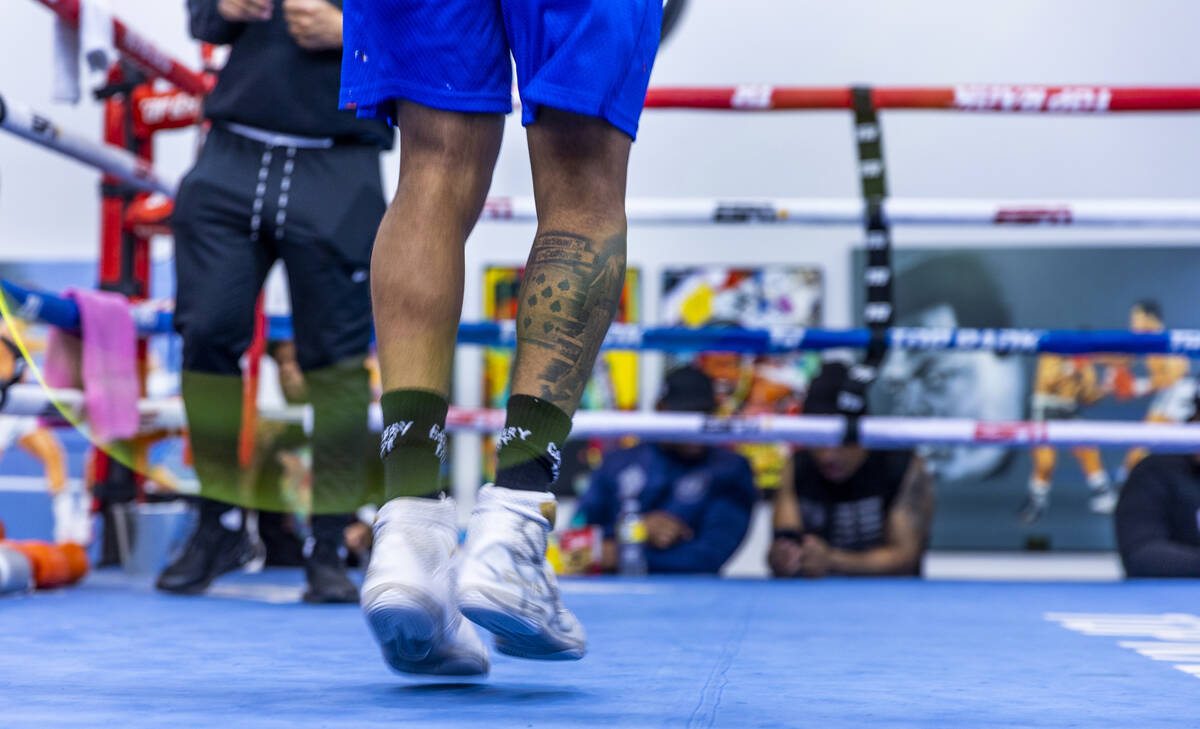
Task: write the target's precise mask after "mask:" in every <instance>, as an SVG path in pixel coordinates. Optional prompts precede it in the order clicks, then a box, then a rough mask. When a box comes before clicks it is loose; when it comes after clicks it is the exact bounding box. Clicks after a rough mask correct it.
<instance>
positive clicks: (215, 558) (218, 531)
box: [154, 504, 258, 595]
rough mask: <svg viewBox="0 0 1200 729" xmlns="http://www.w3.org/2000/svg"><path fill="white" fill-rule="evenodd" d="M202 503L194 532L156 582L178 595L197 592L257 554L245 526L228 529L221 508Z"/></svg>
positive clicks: (222, 507)
mask: <svg viewBox="0 0 1200 729" xmlns="http://www.w3.org/2000/svg"><path fill="white" fill-rule="evenodd" d="M230 508H233V507H228V506H223V505H222V506H219V507H214V506H213V505H211V504H202V505H201V507H200V522H199V524H197V525H196V531H194V532H192V536H191V538H189V539H188V542H187V545H185V546H184V548H183V552H182V553H181V554H180V555H179V557H178V558H177V559H176V560H175V561H174V562H172V563H171V564H170V565H168V566H167V568H166V569H164V570H163V571H162V574H160V575H159V576H158V581H157V582H155V583H154V586H155V587H157V588H158V589H160V590H163V591H164V592H173V593H176V594H179V595H198V594H200V593H202V592H204V591H205V590H207V589H208V586H209V585H211V584H212V583H213V580H215V579H217V578H218V577H220V576H221V575H223V574H225V573H226V572H232V571H234V570H236V569H238V568H239V567H242V566H243V565H246V564H248V563H249V562H251V561H253V560H254V559H255V557H256V556H258V555H257V551H256V549H255V544H254V542H253V541H252V540H251V539H250V536H249V534H247V533H246V530H245V529H244V528H239V529H237V530H234V529H228V528H226V527H225V526H224V525H223V524H221V519H220V510H223V511H228V510H229V509H230Z"/></svg>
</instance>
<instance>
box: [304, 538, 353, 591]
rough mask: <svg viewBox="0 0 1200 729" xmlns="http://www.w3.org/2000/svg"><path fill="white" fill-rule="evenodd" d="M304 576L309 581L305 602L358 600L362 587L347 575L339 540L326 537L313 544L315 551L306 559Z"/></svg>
mask: <svg viewBox="0 0 1200 729" xmlns="http://www.w3.org/2000/svg"><path fill="white" fill-rule="evenodd" d="M304 577H305V579H306V580H307V582H308V589H307V590H305V591H304V602H309V603H357V602H358V586H357V585H355V584H354V582H352V581H351V580H350V576H349V575H348V574H346V563H345V562H344V561H342V556H341V555H340V554H339V553H338V546H337V543H335V542H330V541H323V540H322V541H318V542H316V543H315V544H314V545H313V550H312V554H310V555H309V556H308V559H306V560H305V561H304Z"/></svg>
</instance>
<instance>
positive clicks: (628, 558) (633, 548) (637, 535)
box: [617, 499, 646, 576]
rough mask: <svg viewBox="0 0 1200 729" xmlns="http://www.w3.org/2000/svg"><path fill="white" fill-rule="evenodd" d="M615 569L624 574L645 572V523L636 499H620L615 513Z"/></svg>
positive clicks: (635, 574) (631, 574)
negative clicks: (618, 508)
mask: <svg viewBox="0 0 1200 729" xmlns="http://www.w3.org/2000/svg"><path fill="white" fill-rule="evenodd" d="M617 571H618V572H620V574H622V575H626V576H638V575H644V574H646V524H645V522H643V521H642V505H641V502H639V501H638V500H637V499H622V500H621V509H620V511H619V512H618V513H617Z"/></svg>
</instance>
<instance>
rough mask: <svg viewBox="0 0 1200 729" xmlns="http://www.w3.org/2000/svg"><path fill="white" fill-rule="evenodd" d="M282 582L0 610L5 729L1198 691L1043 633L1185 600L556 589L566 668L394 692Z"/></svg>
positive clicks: (680, 722) (1087, 719) (1131, 715)
mask: <svg viewBox="0 0 1200 729" xmlns="http://www.w3.org/2000/svg"><path fill="white" fill-rule="evenodd" d="M300 580H301V578H300V575H299V574H298V571H295V570H283V571H268V572H267V573H265V574H261V575H255V576H245V575H239V576H236V577H232V578H228V579H225V580H223V581H221V582H219V583H218V584H217V585H216V586H215V590H214V594H213V595H211V596H208V597H203V598H180V597H171V596H165V595H158V594H155V593H154V592H153V591H152V590H151V589H150V588H149V586H148V584H147V583H146V582H145V581H139V582H134V581H131V580H130V579H129V578H126V577H124V576H123V575H120V574H117V573H101V574H98V575H93V576H92V577H91V578H89V581H88V582H87V583H86V584H84V585H82V586H80V587H76V588H74V589H70V590H63V591H57V592H51V593H43V594H36V595H32V596H26V597H5V598H0V727H4V728H5V729H26V728H30V729H32V728H35V727H36V728H37V729H45V728H46V727H72V728H73V729H82V728H87V727H104V728H105V729H113V728H115V727H120V728H122V729H123V728H126V727H156V728H158V727H172V728H173V729H189V728H191V727H206V728H212V727H217V728H225V727H287V728H288V729H294V728H297V727H347V728H350V727H353V728H354V729H367V728H369V727H406V726H413V727H417V726H419V727H487V728H488V729H496V728H497V727H510V726H513V727H539V728H540V727H629V728H633V727H638V728H640V727H722V728H724V727H821V728H833V729H838V728H840V727H865V726H879V727H1055V728H1059V727H1068V726H1069V727H1106V728H1107V727H1139V728H1141V729H1147V728H1152V727H1179V726H1183V725H1189V724H1190V723H1192V722H1194V721H1195V720H1196V719H1195V718H1196V717H1197V716H1200V678H1197V677H1195V676H1192V675H1189V674H1187V673H1185V672H1183V671H1181V670H1177V669H1176V668H1174V667H1173V664H1172V663H1170V662H1163V661H1155V660H1151V659H1150V658H1147V657H1145V656H1144V655H1141V654H1139V653H1137V652H1135V651H1134V650H1130V649H1129V648H1124V647H1121V646H1120V645H1118V643H1119V641H1121V640H1122V639H1121V638H1118V637H1113V636H1096V635H1085V634H1081V633H1078V632H1074V631H1072V630H1068V629H1067V628H1065V627H1063V626H1062V625H1060V624H1059V623H1057V622H1053V621H1050V620H1047V619H1046V617H1045V614H1046V613H1050V612H1072V613H1120V614H1125V613H1137V614H1162V613H1195V612H1196V611H1197V606H1200V582H1143V583H1126V584H1011V583H1008V584H996V583H968V582H958V583H954V582H920V581H916V580H870V581H868V580H856V581H855V580H825V581H821V582H791V583H773V582H757V581H720V580H716V579H692V578H684V579H646V580H616V579H590V580H574V581H569V582H567V583H566V584H565V586H564V592H565V594H566V599H567V601H568V604H569V605H570V606H571V607H572V608H574V609H575V611H576V612H577V613H578V615H579V617H580V618H581V619H582V620H583V623H584V625H585V626H586V627H587V628H588V631H589V635H590V639H591V646H590V648H591V652H590V654H589V655H588V656H587V657H586V658H585V659H584V660H582V661H580V662H577V663H534V662H529V661H520V660H517V659H511V658H507V657H505V656H501V655H499V654H494V659H493V666H492V673H491V676H490V677H488V678H487V679H486V680H483V681H480V682H477V683H473V684H461V683H446V682H440V683H439V682H429V681H424V682H422V681H414V680H411V679H407V678H403V677H399V676H396V675H393V674H391V673H389V672H388V671H387V670H386V669H385V667H384V665H383V663H382V661H381V659H380V658H379V655H378V653H377V650H376V648H375V646H374V644H373V643H372V642H371V639H370V637H369V635H368V633H367V630H366V627H365V625H364V623H363V620H362V618H361V616H360V615H359V612H358V609H357V608H356V607H353V606H332V607H325V606H307V605H303V604H299V603H297V602H295V600H296V599H297V597H298V595H299V584H300ZM1197 630H1200V622H1198V623H1197ZM1197 647H1200V645H1198V646H1197ZM1197 662H1200V661H1197ZM1181 722H1183V723H1182V724H1181Z"/></svg>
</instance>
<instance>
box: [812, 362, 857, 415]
mask: <svg viewBox="0 0 1200 729" xmlns="http://www.w3.org/2000/svg"><path fill="white" fill-rule="evenodd" d="M860 380H861V378H859V379H856V378H855V377H854V376H853V373H852V367H851V366H850V365H847V364H846V363H844V362H826V363H825V364H824V365H822V366H821V371H820V373H818V374H817V376H816V377H814V378H813V379H812V381H810V382H809V383H808V392H807V393H805V395H804V412H805V413H806V414H808V415H865V414H866V412H867V397H866V385H867V384H868V383H867V382H866V381H865V380H863V381H860Z"/></svg>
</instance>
